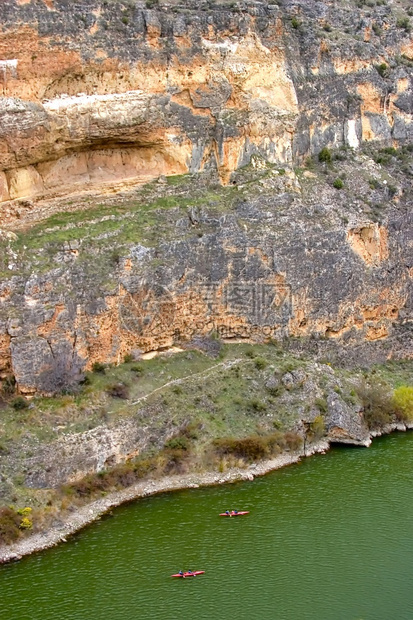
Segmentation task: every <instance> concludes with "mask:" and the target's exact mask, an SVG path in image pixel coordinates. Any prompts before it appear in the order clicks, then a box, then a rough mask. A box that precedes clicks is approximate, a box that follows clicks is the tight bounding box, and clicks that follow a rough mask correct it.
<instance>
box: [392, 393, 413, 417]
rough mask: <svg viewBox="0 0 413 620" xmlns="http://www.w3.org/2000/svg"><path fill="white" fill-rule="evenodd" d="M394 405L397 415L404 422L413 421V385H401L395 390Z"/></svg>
mask: <svg viewBox="0 0 413 620" xmlns="http://www.w3.org/2000/svg"><path fill="white" fill-rule="evenodd" d="M393 405H394V408H395V411H396V415H397V417H398V418H399V419H400V420H402V421H403V422H412V421H413V387H412V386H410V385H401V386H400V387H398V388H396V389H395V390H394V394H393Z"/></svg>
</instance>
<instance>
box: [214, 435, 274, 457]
mask: <svg viewBox="0 0 413 620" xmlns="http://www.w3.org/2000/svg"><path fill="white" fill-rule="evenodd" d="M213 445H214V447H215V450H216V452H217V453H218V454H220V455H222V456H223V455H232V456H235V457H238V458H243V459H246V460H247V461H258V460H260V459H263V458H264V457H266V456H267V455H268V444H267V442H266V441H265V439H264V437H261V436H259V435H251V436H250V437H243V438H241V439H233V438H231V437H228V438H225V437H224V438H220V439H215V440H214V442H213Z"/></svg>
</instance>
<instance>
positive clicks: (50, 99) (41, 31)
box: [0, 0, 413, 201]
mask: <svg viewBox="0 0 413 620" xmlns="http://www.w3.org/2000/svg"><path fill="white" fill-rule="evenodd" d="M148 6H150V7H151V8H148ZM401 10H402V6H400V7H399V6H397V3H393V4H392V5H390V4H389V5H386V4H384V5H380V6H376V7H374V9H372V8H371V7H368V6H364V5H362V6H361V8H360V7H358V6H357V5H356V4H355V3H353V2H351V1H349V0H343V1H342V2H308V1H301V2H290V1H289V0H283V2H280V5H278V4H268V3H266V2H253V3H251V2H249V3H243V2H239V3H231V4H228V3H201V4H198V3H191V2H186V3H182V4H179V3H175V2H169V1H168V2H159V3H152V2H148V3H146V4H145V3H143V2H117V1H116V2H113V1H110V2H104V1H95V0H92V1H83V2H82V1H81V2H76V3H73V2H71V1H70V0H51V1H50V2H45V1H43V0H30V1H28V0H27V1H26V0H4V1H3V2H2V3H1V6H0V23H1V32H0V88H1V91H2V95H3V96H2V97H1V99H0V171H1V175H0V199H1V200H2V201H8V200H10V199H12V200H13V199H17V198H21V197H32V196H41V195H44V194H53V193H65V192H68V191H71V190H74V189H78V188H79V187H81V188H84V187H85V186H86V187H87V186H90V185H95V186H96V185H97V186H101V185H102V184H105V183H112V184H113V183H119V182H122V181H124V180H131V179H133V180H137V181H139V180H140V181H145V180H147V179H150V178H155V177H156V176H159V174H177V173H183V172H198V171H201V170H204V169H208V168H211V167H212V168H216V169H217V170H218V171H219V174H220V177H221V179H222V180H223V182H228V180H229V175H230V173H231V172H232V171H233V170H235V169H237V168H238V167H240V166H242V165H244V164H246V163H247V162H248V161H249V159H250V157H251V155H252V154H253V153H258V154H260V155H262V156H263V157H264V158H265V159H267V160H268V161H271V162H278V163H281V164H291V163H292V162H294V161H295V162H296V161H298V160H300V159H302V158H305V157H306V156H308V155H309V154H312V153H317V152H319V151H320V150H321V148H322V147H324V146H328V147H333V146H339V145H341V144H347V145H349V146H350V147H353V148H358V147H359V146H360V144H362V143H363V142H366V141H373V142H378V143H381V144H388V145H394V146H397V145H400V144H403V143H405V142H406V141H409V140H411V139H412V136H413V124H412V111H413V110H412V88H413V87H412V70H411V63H410V61H411V60H412V58H413V47H412V45H413V44H412V40H411V34H410V32H409V31H408V28H407V26H406V27H403V26H402V25H401V24H402V22H401V21H400V15H401V14H402V13H400V11H401ZM403 14H404V13H403ZM407 19H408V18H407ZM398 20H399V21H398ZM397 24H399V26H397ZM380 67H382V68H381V69H380Z"/></svg>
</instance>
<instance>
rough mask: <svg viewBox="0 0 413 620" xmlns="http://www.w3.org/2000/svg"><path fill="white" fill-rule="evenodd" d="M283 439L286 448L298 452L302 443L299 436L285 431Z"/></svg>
mask: <svg viewBox="0 0 413 620" xmlns="http://www.w3.org/2000/svg"><path fill="white" fill-rule="evenodd" d="M284 439H285V442H286V444H287V447H288V448H289V449H290V450H293V451H295V450H298V449H299V448H300V447H301V446H302V443H303V439H302V437H300V435H297V433H293V432H292V431H287V432H286V433H285V434H284Z"/></svg>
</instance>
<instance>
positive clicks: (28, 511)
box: [17, 506, 32, 517]
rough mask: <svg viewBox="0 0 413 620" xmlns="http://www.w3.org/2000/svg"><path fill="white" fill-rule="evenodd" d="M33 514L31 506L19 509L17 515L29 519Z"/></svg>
mask: <svg viewBox="0 0 413 620" xmlns="http://www.w3.org/2000/svg"><path fill="white" fill-rule="evenodd" d="M31 513H32V509H31V508H30V507H29V506H26V507H25V508H19V509H18V510H17V514H18V515H20V516H22V517H28V516H29V515H30V514H31Z"/></svg>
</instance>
